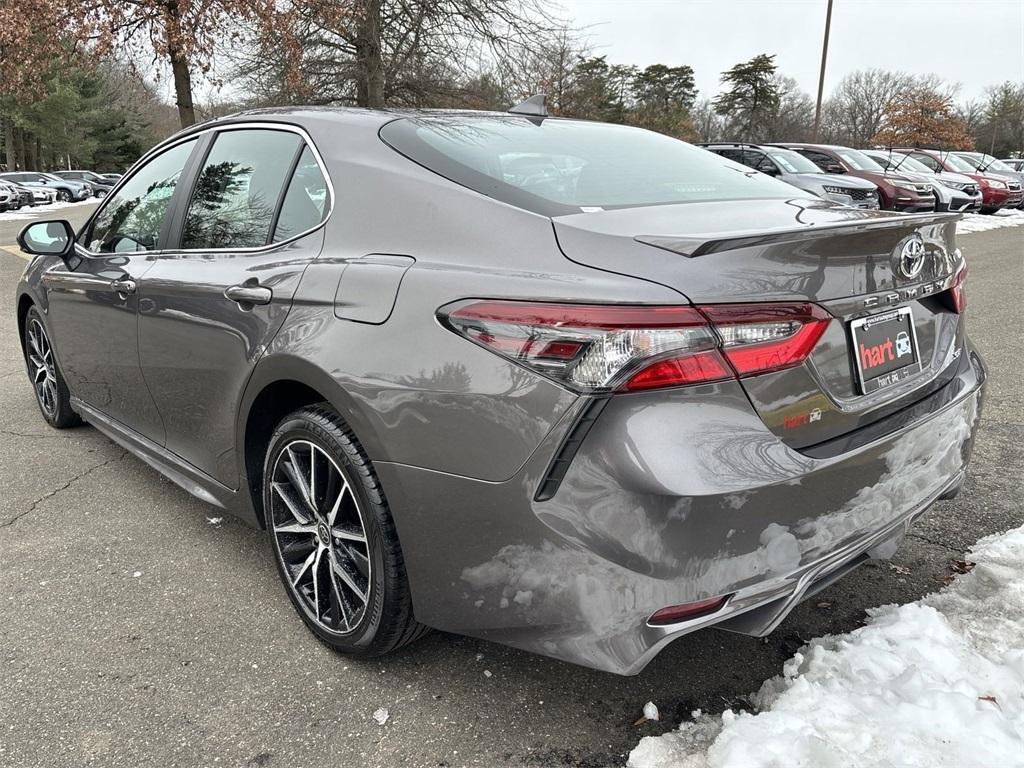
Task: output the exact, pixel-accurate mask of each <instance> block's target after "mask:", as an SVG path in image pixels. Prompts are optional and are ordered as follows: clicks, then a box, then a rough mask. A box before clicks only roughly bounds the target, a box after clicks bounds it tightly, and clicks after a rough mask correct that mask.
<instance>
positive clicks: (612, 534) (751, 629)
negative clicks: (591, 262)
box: [377, 347, 985, 674]
mask: <svg viewBox="0 0 1024 768" xmlns="http://www.w3.org/2000/svg"><path fill="white" fill-rule="evenodd" d="M961 358H962V359H961V361H960V364H959V371H958V373H957V375H956V376H955V377H954V378H953V380H952V381H951V382H950V383H949V384H948V385H947V386H946V387H945V388H944V389H943V390H940V393H941V396H940V397H939V399H934V400H933V398H935V397H936V396H938V395H940V393H936V395H933V396H930V397H929V398H928V401H927V402H922V403H921V404H919V405H918V406H911V407H910V408H908V409H906V413H905V414H904V415H903V416H902V417H901V418H898V419H895V420H894V422H893V425H892V428H891V430H889V431H887V432H880V431H879V430H878V429H877V428H876V429H874V430H872V428H871V427H866V428H864V439H863V440H862V441H861V442H858V441H857V440H856V439H855V436H854V437H853V438H851V437H850V436H846V437H844V438H842V439H841V440H838V441H835V443H836V445H835V446H825V447H824V448H819V449H818V450H816V451H811V450H808V449H804V451H803V452H799V451H795V450H793V449H791V448H789V447H787V446H786V445H784V444H783V443H782V442H781V441H780V440H779V439H778V438H777V437H776V436H775V435H774V434H772V433H771V432H770V431H769V430H768V429H767V428H766V427H765V426H764V424H763V423H762V422H761V421H760V419H759V418H758V417H757V416H756V415H755V414H754V412H753V411H752V409H751V408H750V405H749V402H748V401H747V399H746V396H745V395H744V393H743V391H742V389H741V388H740V386H739V385H738V384H736V383H725V384H714V385H705V386H700V387H692V388H688V389H681V390H669V391H664V392H660V393H644V394H639V393H638V394H634V395H625V396H616V397H613V398H611V399H610V400H607V401H606V403H605V405H604V406H603V410H602V411H601V412H600V415H599V416H597V417H596V418H595V419H594V420H593V422H592V426H591V427H590V429H589V433H587V434H585V435H584V436H582V437H580V435H579V434H578V433H579V430H575V431H574V430H573V427H574V425H576V424H577V423H579V418H580V414H581V412H583V411H585V410H586V408H587V405H586V404H585V403H584V402H583V401H580V402H578V403H577V404H576V405H575V406H574V407H573V408H572V409H571V413H570V414H569V415H568V416H567V419H566V420H564V421H563V423H561V424H560V425H559V426H558V427H556V429H554V430H553V431H552V433H551V434H549V435H548V436H547V437H546V438H545V440H544V442H543V443H542V445H541V446H540V448H538V450H537V452H536V453H535V454H534V456H533V457H532V458H531V459H530V460H528V461H527V462H526V464H525V465H524V467H523V468H522V469H521V471H520V472H519V473H518V474H517V475H516V476H515V477H513V478H512V479H511V480H509V481H507V482H502V483H488V482H483V481H478V480H472V479H469V478H464V477H458V476H454V475H449V474H444V473H439V472H434V471H429V470H423V469H418V468H414V467H409V466H404V465H398V464H392V463H380V464H378V465H377V469H378V473H379V474H380V475H381V480H382V484H383V487H384V488H386V489H388V497H389V502H390V504H391V507H392V511H393V513H394V515H395V520H396V524H397V527H398V532H399V537H400V539H401V540H402V542H403V544H404V547H403V549H404V555H405V561H406V568H407V570H408V573H409V577H410V581H411V584H412V589H413V604H414V608H415V612H416V616H417V618H418V619H419V620H420V621H422V622H423V623H425V624H428V625H430V626H434V627H437V628H439V629H443V630H449V631H453V632H458V633H461V634H467V635H474V636H477V637H482V638H485V639H490V640H494V641H497V642H501V643H506V644H508V645H512V646H516V647H520V648H524V649H527V650H530V651H533V652H537V653H541V654H545V655H548V656H554V657H556V658H560V659H563V660H566V661H570V662H574V663H577V664H583V665H586V666H590V667H595V668H598V669H602V670H606V671H609V672H615V673H619V674H636V673H637V672H639V671H640V670H642V669H643V667H644V666H645V665H646V664H647V663H648V662H649V661H650V660H651V659H652V658H653V657H654V656H655V655H656V654H657V653H658V652H659V651H660V650H661V649H662V648H664V646H665V645H666V644H667V643H669V642H671V641H672V640H673V639H675V638H677V637H679V636H681V635H683V634H686V633H688V632H692V631H694V630H695V629H699V628H702V627H707V626H712V625H718V626H720V627H722V628H725V629H730V630H733V631H737V632H744V633H747V634H754V635H762V634H765V633H767V632H770V631H771V630H772V629H774V627H776V626H777V625H778V623H779V622H781V621H782V619H783V618H784V617H785V616H786V615H787V614H788V613H789V612H790V611H791V610H792V608H793V607H794V606H795V605H796V604H797V603H798V602H799V601H800V600H801V599H803V598H805V597H807V596H809V595H810V594H813V592H814V591H816V590H817V589H820V588H823V587H824V586H826V585H827V584H829V583H831V582H832V581H834V580H835V579H836V578H838V577H839V576H841V575H843V574H844V573H846V572H848V571H849V570H851V569H852V568H853V567H855V566H856V565H857V564H859V563H860V562H862V561H863V560H864V559H866V558H869V557H887V556H891V554H892V552H893V551H894V549H895V547H896V545H897V544H898V542H899V540H900V539H901V538H902V536H903V534H904V533H905V532H906V530H907V528H908V526H909V525H910V523H911V522H912V521H913V520H914V519H915V518H916V517H918V516H919V515H921V514H922V513H923V512H924V511H925V510H926V509H927V508H928V507H929V506H930V505H931V504H932V503H933V502H934V501H935V500H936V499H938V498H940V497H942V496H943V495H944V494H948V493H950V492H952V490H953V489H955V488H956V487H957V486H958V485H959V484H960V483H961V482H962V478H963V474H964V472H965V469H966V466H967V463H968V459H969V455H970V448H971V444H972V440H973V435H974V430H975V427H976V425H977V421H978V417H979V414H980V406H981V399H982V389H983V383H984V380H985V370H984V367H983V365H982V363H981V361H980V359H979V358H978V357H977V355H976V354H975V353H974V352H973V351H971V350H970V349H969V347H965V354H962V355H961ZM901 413H902V412H901ZM567 433H569V434H571V435H572V439H573V440H576V439H578V440H579V441H580V444H579V447H578V450H577V451H576V453H575V455H573V456H571V461H570V462H569V464H568V469H567V470H566V471H565V475H564V479H563V480H562V482H561V484H560V485H559V486H558V488H557V490H556V491H555V492H554V493H553V495H551V497H550V498H549V499H548V500H546V501H538V500H536V493H537V490H538V488H539V487H540V485H541V483H542V481H543V479H544V477H545V475H546V474H547V473H548V471H549V465H550V463H551V457H552V456H555V455H561V454H559V449H560V447H561V446H562V445H563V438H564V436H565V435H566V434H567ZM879 435H880V436H879ZM851 446H855V447H851ZM718 596H727V601H726V602H725V604H724V605H723V606H722V607H721V608H719V609H718V610H717V611H716V612H714V613H713V614H711V615H704V616H700V617H699V618H694V619H690V620H688V621H684V622H680V623H677V624H671V625H667V626H654V625H652V624H650V623H649V622H648V618H649V617H650V616H651V614H652V613H654V612H655V611H657V610H658V609H660V608H664V607H668V606H673V605H680V604H686V603H692V602H696V601H700V600H705V599H708V598H711V597H718Z"/></svg>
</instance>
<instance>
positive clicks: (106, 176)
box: [100, 173, 124, 181]
mask: <svg viewBox="0 0 1024 768" xmlns="http://www.w3.org/2000/svg"><path fill="white" fill-rule="evenodd" d="M100 176H102V177H103V178H104V179H109V180H110V181H118V180H119V179H120V178H121V177H122V176H124V174H123V173H101V174H100Z"/></svg>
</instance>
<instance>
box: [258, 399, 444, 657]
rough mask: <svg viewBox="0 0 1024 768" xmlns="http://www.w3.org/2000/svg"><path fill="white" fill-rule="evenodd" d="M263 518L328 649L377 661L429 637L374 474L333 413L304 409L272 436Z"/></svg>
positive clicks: (295, 595) (294, 593)
mask: <svg viewBox="0 0 1024 768" xmlns="http://www.w3.org/2000/svg"><path fill="white" fill-rule="evenodd" d="M263 508H264V510H265V515H266V523H267V529H268V531H269V533H270V539H271V543H272V546H273V549H274V555H275V561H276V563H277V570H278V575H279V576H280V577H281V581H282V583H283V584H284V588H285V591H286V592H287V593H288V597H289V599H290V600H291V602H292V605H293V606H294V607H295V609H296V611H298V613H299V615H300V616H301V617H302V620H303V621H304V622H305V624H306V626H307V627H309V629H310V630H311V631H312V632H313V634H314V635H316V637H317V638H318V639H319V640H320V641H321V642H323V643H324V644H326V645H327V646H329V647H330V648H333V649H334V650H336V651H339V652H342V653H348V654H354V655H359V656H378V655H381V654H384V653H387V652H389V651H392V650H394V649H395V648H398V647H400V646H402V645H405V644H406V643H409V642H412V641H413V640H415V639H417V638H419V637H420V636H421V635H423V634H424V633H425V632H426V631H427V629H426V627H424V626H423V625H421V624H419V623H418V622H417V621H416V619H415V618H414V617H413V613H412V598H411V596H410V592H409V584H408V580H407V578H406V574H405V565H404V561H403V559H402V550H401V547H400V546H399V544H398V537H397V535H396V533H395V526H394V521H393V520H392V518H391V513H390V512H389V510H388V506H387V501H386V500H385V498H384V495H383V493H382V491H381V488H380V484H379V482H378V480H377V477H376V475H375V474H374V472H373V467H372V466H371V464H370V461H369V459H368V458H367V457H366V455H365V454H364V453H363V451H362V448H361V447H360V446H359V443H358V442H357V441H356V439H355V436H354V435H353V434H352V432H351V430H350V429H349V428H348V427H347V425H346V424H345V423H344V421H343V420H342V419H341V417H339V416H338V414H337V413H335V412H334V411H333V410H332V409H330V408H329V407H328V406H326V405H313V406H307V407H305V408H301V409H299V410H298V411H295V412H294V413H292V414H290V415H289V416H287V417H286V418H285V419H284V420H283V421H282V422H281V424H280V425H279V426H278V428H277V430H276V431H275V432H274V434H273V436H272V437H271V440H270V445H269V447H268V449H267V455H266V460H265V463H264V468H263Z"/></svg>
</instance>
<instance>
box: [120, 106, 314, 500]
mask: <svg viewBox="0 0 1024 768" xmlns="http://www.w3.org/2000/svg"><path fill="white" fill-rule="evenodd" d="M200 152H202V153H204V154H205V159H204V160H203V161H202V162H201V163H197V170H196V172H195V173H194V175H193V179H192V180H191V182H190V183H191V187H192V192H191V195H190V197H189V199H188V201H187V203H186V202H185V201H184V200H183V204H182V206H181V208H180V209H179V211H178V212H177V213H176V214H175V222H174V224H173V225H172V226H173V228H174V231H175V233H176V235H175V236H176V238H177V241H176V242H177V248H176V249H175V250H174V251H172V252H167V253H162V254H159V255H157V256H156V257H155V260H154V263H153V267H152V268H151V269H150V270H149V271H147V272H146V274H145V275H144V276H143V278H142V280H141V281H140V285H139V293H140V297H141V299H140V311H139V359H140V362H141V365H142V371H143V373H144V375H145V377H146V380H147V381H148V382H149V385H150V390H151V391H152V393H153V398H154V400H155V401H156V404H157V407H158V409H159V411H160V413H161V415H162V417H163V421H164V424H165V426H166V430H167V440H166V447H167V449H168V450H170V451H172V452H173V453H175V454H176V455H177V456H179V457H180V458H182V459H184V460H185V461H187V462H189V463H190V464H192V465H193V466H194V467H196V468H198V469H200V470H201V471H203V472H205V473H206V474H208V475H210V476H211V477H213V478H215V479H216V480H218V481H220V482H221V483H222V484H223V485H226V486H227V487H228V488H232V489H233V488H235V487H236V486H237V479H238V473H237V465H236V463H235V453H234V451H235V419H236V416H237V413H238V403H239V400H240V399H241V395H242V391H243V390H244V387H245V384H246V382H247V381H248V379H249V376H250V374H251V373H252V370H253V368H254V366H255V364H256V362H257V361H258V360H259V358H260V356H261V355H262V353H263V351H264V349H265V348H266V346H267V345H268V344H269V343H270V341H271V339H272V338H273V336H274V334H275V333H276V332H277V330H278V329H279V328H280V327H281V324H282V323H283V322H284V319H285V316H286V315H287V313H288V311H289V309H290V307H291V300H292V295H293V294H294V292H295V289H296V287H297V286H298V282H299V279H300V277H301V276H302V273H303V271H304V270H305V268H306V266H307V265H308V264H309V263H310V262H311V261H312V260H313V259H315V258H316V256H317V255H318V254H319V252H320V248H321V245H322V244H323V234H322V230H320V229H318V228H319V226H320V224H321V223H322V222H323V220H324V219H325V217H326V215H327V211H328V206H329V204H330V192H329V186H328V183H327V180H326V176H325V174H324V172H323V171H322V166H321V163H320V160H319V156H318V155H317V154H316V151H315V148H313V147H312V144H311V142H310V141H309V139H308V137H307V136H306V135H305V134H304V133H303V132H301V131H300V130H299V129H295V128H291V127H289V126H284V125H281V126H276V125H275V126H267V125H263V126H246V127H230V128H225V129H221V130H218V131H211V132H209V133H208V134H207V136H206V138H205V140H204V146H203V147H202V148H201V150H200Z"/></svg>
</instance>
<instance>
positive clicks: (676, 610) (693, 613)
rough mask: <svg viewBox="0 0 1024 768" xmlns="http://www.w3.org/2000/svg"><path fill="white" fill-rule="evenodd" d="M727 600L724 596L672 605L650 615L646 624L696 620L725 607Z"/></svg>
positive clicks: (727, 597)
mask: <svg viewBox="0 0 1024 768" xmlns="http://www.w3.org/2000/svg"><path fill="white" fill-rule="evenodd" d="M728 599H729V596H728V595H726V596H725V597H711V598H708V599H707V600H698V601H697V602H695V603H684V604H683V605H672V606H669V607H668V608H662V609H661V610H660V611H655V612H654V613H653V614H651V618H649V619H648V620H647V623H648V624H678V623H679V622H680V621H686V620H687V619H696V618H697V617H699V616H706V615H708V614H709V613H714V612H715V611H717V610H718V609H720V608H721V607H722V606H723V605H725V602H726V600H728Z"/></svg>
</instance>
